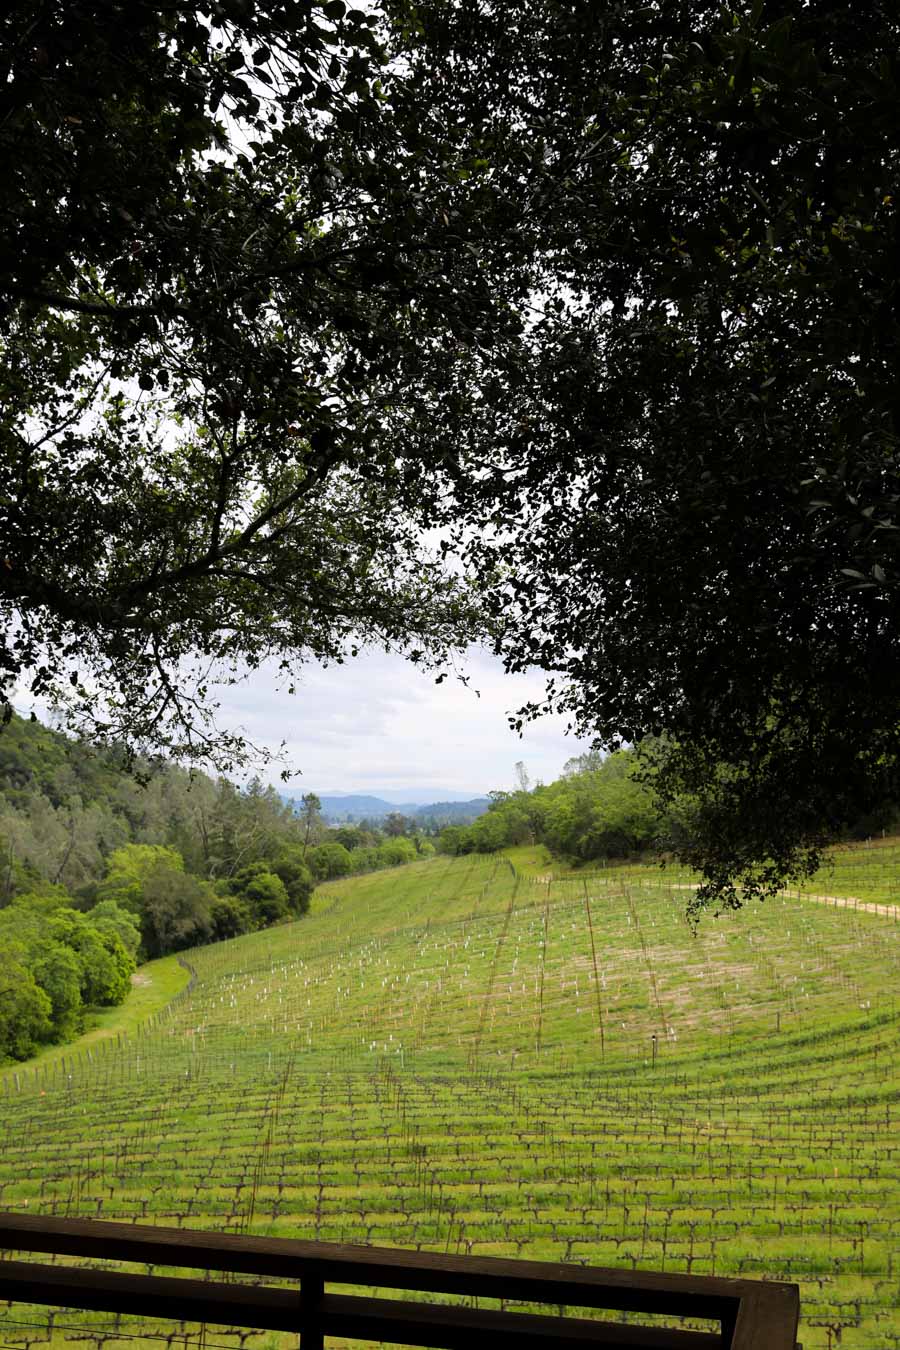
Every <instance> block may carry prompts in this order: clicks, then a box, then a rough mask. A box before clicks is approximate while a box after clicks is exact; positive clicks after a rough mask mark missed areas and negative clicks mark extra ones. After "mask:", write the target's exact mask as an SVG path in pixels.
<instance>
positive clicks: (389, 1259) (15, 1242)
mask: <svg viewBox="0 0 900 1350" xmlns="http://www.w3.org/2000/svg"><path fill="white" fill-rule="evenodd" d="M0 1251H3V1252H20V1253H21V1252H32V1253H33V1252H41V1253H52V1254H54V1255H60V1256H75V1257H85V1258H94V1259H101V1260H109V1261H116V1262H135V1263H140V1264H143V1265H148V1266H151V1267H153V1266H164V1267H169V1268H174V1269H194V1270H204V1271H217V1272H230V1273H242V1274H245V1275H257V1276H270V1277H274V1278H279V1279H287V1280H290V1281H292V1282H294V1283H295V1284H296V1286H297V1287H296V1288H293V1289H290V1288H283V1287H277V1286H265V1285H262V1286H260V1285H251V1284H236V1283H232V1282H229V1283H224V1282H221V1283H219V1282H210V1281H209V1280H197V1279H189V1278H186V1277H180V1276H178V1277H176V1276H157V1275H136V1274H135V1275H133V1274H126V1273H123V1272H120V1271H113V1270H103V1269H98V1268H96V1267H86V1266H62V1265H42V1264H39V1263H37V1262H34V1261H21V1260H13V1259H5V1260H0V1299H3V1300H10V1301H16V1302H22V1303H37V1304H49V1305H52V1306H55V1307H64V1308H78V1309H90V1310H94V1311H107V1312H118V1313H123V1312H124V1313H130V1314H133V1315H135V1316H152V1317H157V1318H161V1319H167V1320H168V1319H175V1320H178V1321H190V1322H199V1323H213V1324H217V1325H227V1326H239V1327H254V1328H258V1329H260V1330H272V1331H291V1332H297V1333H299V1334H300V1337H301V1346H302V1350H320V1347H321V1346H322V1345H323V1343H324V1337H325V1336H326V1335H327V1336H333V1337H338V1338H347V1337H353V1338H361V1339H365V1340H369V1341H381V1342H385V1343H391V1342H393V1343H395V1344H403V1345H423V1346H441V1347H448V1350H449V1348H450V1347H457V1346H458V1347H461V1350H476V1348H477V1347H484V1348H485V1350H507V1348H508V1350H513V1347H514V1346H515V1347H520V1346H529V1345H534V1346H540V1345H553V1346H558V1347H566V1346H573V1347H575V1346H584V1345H595V1346H602V1347H605V1350H794V1346H795V1338H796V1331H797V1321H798V1314H799V1293H798V1289H797V1286H796V1285H794V1284H776V1283H772V1282H769V1281H758V1280H731V1279H722V1278H717V1277H712V1276H702V1275H672V1274H664V1273H655V1272H646V1271H619V1270H606V1269H600V1268H597V1267H589V1266H570V1265H557V1264H554V1263H550V1262H543V1261H508V1260H503V1259H501V1258H498V1257H475V1256H443V1255H440V1254H438V1253H430V1252H408V1251H401V1250H395V1249H393V1248H385V1247H363V1246H350V1245H344V1244H340V1243H329V1242H303V1241H294V1240H292V1239H286V1238H265V1237H246V1236H243V1235H238V1234H232V1233H206V1232H197V1231H194V1230H184V1229H180V1228H156V1227H150V1226H145V1225H143V1224H126V1223H109V1222H106V1221H102V1222H101V1221H98V1220H93V1219H56V1218H44V1217H42V1216H40V1215H33V1214H28V1215H26V1214H0ZM329 1284H339V1285H356V1286H360V1285H362V1286H371V1287H377V1288H380V1289H393V1290H403V1291H408V1292H416V1293H431V1294H455V1295H468V1296H475V1297H479V1298H480V1297H484V1298H491V1299H498V1300H510V1301H519V1302H527V1303H532V1304H534V1303H537V1304H545V1305H548V1306H550V1307H553V1308H556V1309H559V1310H560V1315H556V1316H550V1315H541V1314H533V1313H522V1312H511V1311H508V1310H507V1311H500V1310H496V1309H487V1308H474V1307H463V1306H456V1305H444V1304H438V1303H432V1302H427V1301H424V1300H416V1301H406V1300H403V1301H401V1300H398V1299H389V1298H388V1299H386V1298H375V1297H367V1296H362V1295H359V1294H336V1293H330V1292H326V1285H329ZM298 1291H299V1292H298ZM567 1307H574V1308H593V1309H605V1310H608V1311H629V1312H636V1313H651V1314H657V1313H662V1314H670V1315H678V1316H687V1317H694V1318H700V1319H705V1320H711V1321H716V1322H718V1323H719V1325H720V1328H721V1330H720V1331H718V1332H704V1331H686V1330H666V1329H665V1328H661V1327H659V1326H638V1325H632V1324H628V1325H624V1324H621V1323H614V1322H608V1321H606V1322H604V1321H595V1320H592V1319H588V1318H584V1317H568V1316H565V1315H563V1310H564V1309H565V1308H567Z"/></svg>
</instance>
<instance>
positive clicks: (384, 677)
mask: <svg viewBox="0 0 900 1350" xmlns="http://www.w3.org/2000/svg"><path fill="white" fill-rule="evenodd" d="M461 669H462V670H463V672H464V673H466V674H468V675H469V677H470V685H469V687H465V686H463V685H462V684H460V683H459V682H458V681H457V680H454V679H453V678H452V677H451V678H448V679H447V680H446V681H445V682H444V683H443V684H440V685H436V684H435V683H434V676H433V675H428V674H423V673H422V672H420V671H418V670H416V669H415V668H414V667H413V666H411V665H410V664H409V663H408V662H406V661H403V660H402V659H401V658H399V657H396V656H390V655H386V654H385V653H383V652H367V653H364V654H363V655H362V656H359V657H357V658H356V659H355V660H348V661H347V663H346V664H345V665H343V666H331V667H329V668H328V669H327V670H323V669H321V668H320V667H318V666H313V665H309V666H305V667H304V668H303V676H302V680H301V682H300V683H299V685H298V688H297V692H296V694H294V695H290V694H288V693H285V692H280V691H279V690H278V688H277V684H276V681H275V679H274V678H273V676H272V675H271V674H270V673H266V672H262V673H257V674H256V675H254V676H253V677H252V679H250V680H248V681H247V682H245V683H243V684H240V685H237V686H235V687H234V688H231V689H225V690H222V691H221V703H222V710H221V713H220V715H219V718H218V720H219V722H220V724H221V725H222V726H223V727H224V726H230V727H236V726H241V727H242V728H243V729H244V730H245V731H246V733H247V735H248V736H249V737H250V739H251V740H253V741H254V742H255V743H256V744H258V745H266V746H268V747H269V748H271V749H275V748H277V746H278V745H279V744H280V742H281V741H282V740H284V741H286V742H287V747H286V748H287V754H288V758H289V762H290V763H291V765H292V766H294V767H295V768H298V769H300V770H301V776H299V777H297V778H294V779H292V780H291V781H290V782H289V783H288V784H287V785H282V784H281V782H280V780H279V778H278V770H277V768H276V769H274V770H270V771H269V772H268V773H267V774H264V775H263V777H267V778H269V779H270V780H271V781H272V782H274V783H275V784H276V786H278V787H279V788H280V790H282V791H288V792H292V793H297V794H299V793H302V792H318V793H323V792H334V791H341V792H367V793H371V792H374V793H376V794H377V792H378V791H379V789H381V790H387V791H400V792H402V791H403V790H404V789H407V788H409V789H413V792H412V794H411V796H410V800H416V798H419V799H420V800H422V801H431V800H436V799H437V797H439V796H444V795H446V794H448V793H449V794H452V795H454V796H458V797H463V796H469V795H472V794H481V793H485V792H489V791H491V790H492V789H494V788H511V787H512V786H513V784H514V778H515V765H516V762H517V760H523V761H524V763H525V766H526V768H527V770H528V774H529V776H530V778H531V780H532V783H534V782H537V781H538V780H539V779H541V780H543V781H544V782H550V781H552V780H553V779H554V778H557V777H559V774H560V771H561V770H562V767H563V764H564V763H565V761H566V760H567V759H570V758H571V757H572V756H573V755H576V754H579V753H580V752H581V751H582V750H583V749H586V746H585V745H584V744H582V743H579V742H578V741H576V740H575V739H574V738H573V737H572V736H566V735H565V721H564V720H563V719H562V718H550V717H547V718H543V719H541V720H540V721H538V722H535V723H532V724H531V726H530V727H529V728H528V729H527V730H526V733H525V735H524V736H523V737H522V738H521V739H520V738H519V737H518V736H517V735H516V734H515V733H514V732H512V731H510V729H509V727H508V725H507V721H506V713H507V712H510V711H514V710H515V709H516V708H517V707H519V706H520V704H522V703H524V702H526V701H528V700H529V699H537V698H540V697H541V695H542V693H543V687H544V685H543V679H542V677H541V676H539V675H537V674H535V675H532V676H510V675H505V674H504V672H503V668H502V666H501V665H500V663H499V662H498V661H496V660H495V659H494V658H493V657H490V656H488V655H487V654H486V653H483V652H478V651H473V652H471V653H470V655H469V657H468V659H467V661H466V662H465V664H464V665H462V667H461ZM476 689H477V690H478V691H479V692H480V697H479V696H478V694H476V693H475V690H476ZM432 794H436V795H432Z"/></svg>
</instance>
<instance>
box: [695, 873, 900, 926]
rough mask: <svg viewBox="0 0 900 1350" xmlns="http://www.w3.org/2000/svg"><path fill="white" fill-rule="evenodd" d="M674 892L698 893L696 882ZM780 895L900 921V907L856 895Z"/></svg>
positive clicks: (789, 891)
mask: <svg viewBox="0 0 900 1350" xmlns="http://www.w3.org/2000/svg"><path fill="white" fill-rule="evenodd" d="M672 889H673V891H696V890H699V889H700V887H699V883H698V882H696V881H680V882H678V883H677V884H676V885H674V886H673V887H672ZM778 895H786V896H789V897H790V899H792V900H817V901H818V902H819V904H820V905H834V906H836V908H838V909H854V910H860V909H862V910H865V911H866V913H867V914H883V915H884V916H885V917H886V918H888V919H893V920H894V922H897V920H898V919H900V905H879V904H877V903H876V902H875V901H874V900H860V899H859V897H858V896H856V895H811V894H810V892H809V891H799V890H796V891H792V890H781V891H778Z"/></svg>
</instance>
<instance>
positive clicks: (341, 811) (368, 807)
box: [288, 792, 491, 825]
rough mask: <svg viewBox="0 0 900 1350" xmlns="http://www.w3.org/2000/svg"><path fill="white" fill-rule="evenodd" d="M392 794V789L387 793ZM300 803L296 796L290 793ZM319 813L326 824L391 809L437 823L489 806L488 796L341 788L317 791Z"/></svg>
mask: <svg viewBox="0 0 900 1350" xmlns="http://www.w3.org/2000/svg"><path fill="white" fill-rule="evenodd" d="M391 795H392V796H393V793H392V794H391ZM288 800H289V801H293V802H295V803H296V804H297V806H299V805H300V798H299V797H290V798H288ZM319 801H320V802H321V803H322V815H323V817H324V818H325V820H326V821H327V822H328V823H329V825H341V824H344V823H346V822H348V821H355V820H371V821H376V820H383V819H384V818H385V816H388V815H390V813H391V812H392V811H397V812H399V814H400V815H401V816H410V817H411V818H412V819H414V820H419V821H422V822H423V823H424V822H425V821H436V822H437V823H438V824H441V825H444V824H454V825H458V824H464V823H466V822H467V821H470V820H475V818H476V817H477V816H480V815H483V814H484V812H485V811H486V810H487V809H488V807H489V806H490V804H491V803H490V798H489V797H472V798H471V799H470V800H469V801H461V802H460V801H443V802H389V801H386V800H385V798H384V797H370V796H366V795H364V794H356V793H351V792H347V793H344V792H341V793H334V794H328V795H325V794H320V795H319Z"/></svg>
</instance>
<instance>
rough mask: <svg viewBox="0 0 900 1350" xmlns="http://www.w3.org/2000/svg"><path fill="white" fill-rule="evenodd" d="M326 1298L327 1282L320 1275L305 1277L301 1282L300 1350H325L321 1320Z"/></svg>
mask: <svg viewBox="0 0 900 1350" xmlns="http://www.w3.org/2000/svg"><path fill="white" fill-rule="evenodd" d="M324 1297H325V1281H324V1280H323V1279H321V1278H320V1277H319V1276H318V1275H304V1276H303V1277H302V1279H301V1281H300V1316H301V1319H302V1321H301V1324H300V1325H301V1331H300V1350H324V1345H325V1337H324V1335H323V1332H322V1324H321V1322H320V1320H319V1319H320V1316H321V1312H322V1299H323V1298H324ZM310 1321H312V1326H310V1325H309V1322H310Z"/></svg>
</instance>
